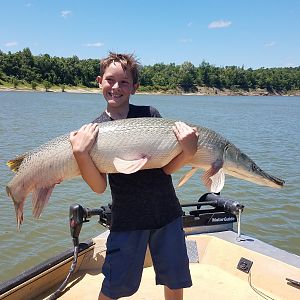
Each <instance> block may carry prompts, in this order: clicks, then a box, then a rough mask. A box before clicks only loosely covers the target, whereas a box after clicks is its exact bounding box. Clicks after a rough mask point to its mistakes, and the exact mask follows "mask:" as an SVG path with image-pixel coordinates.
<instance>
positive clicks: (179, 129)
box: [173, 122, 199, 159]
mask: <svg viewBox="0 0 300 300" xmlns="http://www.w3.org/2000/svg"><path fill="white" fill-rule="evenodd" d="M173 131H174V133H175V135H176V138H177V140H178V142H179V144H180V146H181V148H182V154H183V155H184V156H185V158H186V159H189V158H192V157H193V156H194V154H195V153H196V151H197V143H198V138H199V134H198V132H197V129H196V128H192V127H190V126H188V125H187V124H185V123H183V122H175V126H173Z"/></svg>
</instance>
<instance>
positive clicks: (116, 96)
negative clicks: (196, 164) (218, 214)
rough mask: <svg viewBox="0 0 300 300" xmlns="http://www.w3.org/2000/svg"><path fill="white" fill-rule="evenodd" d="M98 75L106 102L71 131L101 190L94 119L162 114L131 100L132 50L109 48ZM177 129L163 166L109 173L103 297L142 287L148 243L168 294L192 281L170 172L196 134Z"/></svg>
mask: <svg viewBox="0 0 300 300" xmlns="http://www.w3.org/2000/svg"><path fill="white" fill-rule="evenodd" d="M97 81H98V83H99V86H102V92H103V96H104V98H105V100H106V102H107V108H106V110H105V111H104V112H103V113H102V114H101V115H100V116H99V117H98V118H97V119H96V120H95V121H94V122H93V123H91V124H87V125H84V126H82V127H81V128H80V129H79V131H77V132H71V133H70V141H71V144H72V147H73V154H74V157H75V159H76V161H77V163H78V166H79V169H80V171H81V176H82V177H83V179H84V180H85V181H86V182H87V184H88V185H89V186H90V187H91V189H92V190H93V191H94V192H96V193H99V194H100V193H103V192H104V191H105V189H106V186H107V177H106V174H102V173H100V172H99V170H98V169H97V168H96V167H95V165H94V163H93V161H92V160H91V157H90V155H89V150H90V149H91V147H92V145H93V143H94V140H95V138H96V136H97V134H98V127H97V124H96V123H100V122H106V121H113V120H116V119H124V118H136V117H161V116H160V114H159V112H158V111H157V110H156V109H155V108H153V107H150V106H135V105H132V104H130V103H129V98H130V96H131V95H133V94H134V93H135V92H136V90H137V88H138V86H139V84H138V63H137V61H136V60H135V58H134V57H133V55H126V54H116V53H110V54H109V56H108V57H107V58H106V59H103V60H101V63H100V76H98V77H97ZM173 130H174V134H175V135H176V137H177V139H178V141H179V143H180V145H181V147H182V152H181V153H180V154H179V155H178V156H177V157H175V158H174V159H173V160H172V161H171V162H170V163H169V164H167V165H166V166H164V167H163V168H162V169H150V170H141V171H138V172H136V173H133V174H129V175H126V174H121V173H117V174H108V179H109V184H110V187H111V194H112V224H111V228H110V234H109V237H108V239H107V252H106V258H105V262H104V264H103V268H102V272H103V274H104V276H105V279H104V280H103V284H102V289H101V292H100V295H99V299H100V300H108V299H118V298H121V297H126V296H130V295H132V294H134V293H135V292H136V291H137V290H138V287H139V284H140V280H141V276H142V271H143V263H144V258H145V253H146V249H147V245H148V244H149V248H150V252H151V256H152V260H153V265H154V269H155V273H156V284H162V285H164V292H165V299H166V300H171V299H172V300H177V299H183V288H186V287H190V286H191V285H192V282H191V277H190V272H189V265H188V257H187V253H186V246H185V239H184V232H183V230H182V210H181V207H180V204H179V201H178V199H177V197H176V194H175V191H174V187H173V184H172V179H171V175H170V174H172V173H174V172H175V171H177V170H178V169H179V168H181V167H182V166H183V165H184V164H185V163H186V162H188V161H189V160H190V159H191V158H192V157H193V155H194V154H195V152H196V150H197V140H198V135H197V133H196V132H195V130H194V129H193V128H191V127H189V126H187V125H186V124H184V123H182V122H178V123H176V124H175V126H174V128H173ZM99 138H100V139H101V136H99ZM174 249H176V251H174Z"/></svg>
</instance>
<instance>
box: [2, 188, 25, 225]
mask: <svg viewBox="0 0 300 300" xmlns="http://www.w3.org/2000/svg"><path fill="white" fill-rule="evenodd" d="M6 193H7V195H8V196H9V197H10V198H11V199H12V200H13V202H14V206H15V211H16V219H17V228H18V230H20V225H21V224H22V223H23V219H24V214H23V209H24V203H25V198H24V199H22V200H21V201H16V200H15V198H14V196H13V194H12V192H11V190H10V188H9V187H8V186H6Z"/></svg>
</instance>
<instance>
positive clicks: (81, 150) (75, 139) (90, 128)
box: [70, 123, 99, 154]
mask: <svg viewBox="0 0 300 300" xmlns="http://www.w3.org/2000/svg"><path fill="white" fill-rule="evenodd" d="M98 131H99V128H98V125H97V123H90V124H87V125H83V126H82V127H81V128H80V129H79V130H78V131H72V132H71V133H70V142H71V145H72V148H73V153H74V154H75V153H76V154H85V153H88V152H89V151H90V150H91V148H92V146H93V144H94V142H95V139H96V137H97V135H98Z"/></svg>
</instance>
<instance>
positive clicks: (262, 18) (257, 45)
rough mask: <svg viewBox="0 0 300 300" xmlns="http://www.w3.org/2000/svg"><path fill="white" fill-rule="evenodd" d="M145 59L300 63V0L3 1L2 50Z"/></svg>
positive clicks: (0, 9) (254, 64)
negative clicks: (111, 54)
mask: <svg viewBox="0 0 300 300" xmlns="http://www.w3.org/2000/svg"><path fill="white" fill-rule="evenodd" d="M26 47H28V48H30V50H31V52H32V54H33V55H40V54H49V55H50V56H58V57H71V56H74V55H76V56H78V57H79V58H80V59H85V58H97V59H100V58H103V57H105V56H106V55H107V54H108V51H115V52H120V53H134V54H135V55H136V57H137V58H138V59H139V60H140V62H141V64H142V65H153V64H155V63H165V64H169V63H175V64H182V63H184V62H191V63H192V64H194V65H195V66H199V65H200V64H201V63H202V62H203V61H206V62H208V63H209V64H212V65H215V66H218V67H224V66H233V65H235V66H240V67H242V66H244V67H245V68H253V69H256V68H261V67H265V68H270V67H297V66H300V1H299V0H180V1H179V0H150V1H149V0H122V1H121V0H105V1H102V0H81V1H80V0H0V50H1V51H3V52H5V53H7V52H8V51H10V52H12V53H15V52H17V51H20V50H23V49H24V48H26Z"/></svg>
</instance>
